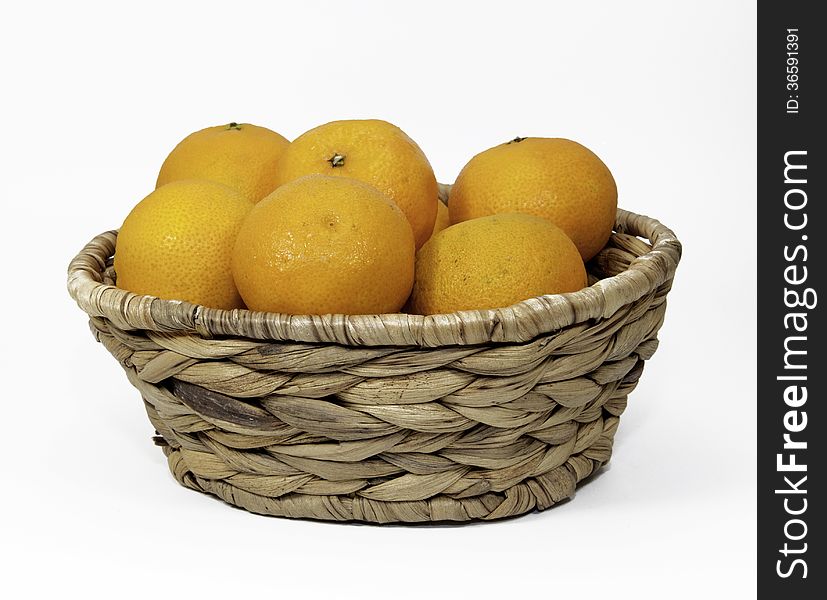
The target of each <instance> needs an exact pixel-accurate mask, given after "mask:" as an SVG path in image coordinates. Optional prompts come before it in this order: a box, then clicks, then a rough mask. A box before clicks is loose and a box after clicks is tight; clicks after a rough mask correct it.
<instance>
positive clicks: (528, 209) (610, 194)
mask: <svg viewBox="0 0 827 600" xmlns="http://www.w3.org/2000/svg"><path fill="white" fill-rule="evenodd" d="M517 139H518V140H519V139H520V138H517ZM449 207H450V214H451V222H452V223H460V222H462V221H467V220H468V219H474V218H476V217H482V216H485V215H490V214H495V213H501V212H522V213H528V214H532V215H537V216H538V217H545V218H547V219H549V220H550V221H551V222H552V223H554V224H555V225H557V226H558V227H560V228H562V229H563V231H565V232H566V233H567V234H568V236H569V237H570V238H571V239H572V241H574V243H575V245H576V246H577V249H578V250H580V255H581V256H582V257H583V260H586V261H588V260H589V259H590V258H592V257H593V256H594V255H595V254H597V253H598V252H599V251H600V250H601V249H602V248H603V246H605V245H606V242H607V241H608V240H609V236H610V235H611V233H612V227H613V226H614V222H615V214H616V212H617V186H616V185H615V180H614V178H613V177H612V174H611V172H610V171H609V169H608V168H607V167H606V165H605V164H603V162H602V161H601V160H600V159H599V158H598V157H597V155H595V154H594V153H593V152H592V151H591V150H589V149H588V148H586V147H585V146H581V145H580V144H578V143H577V142H573V141H571V140H566V139H562V138H522V139H521V140H520V141H512V142H509V143H506V144H500V145H499V146H495V147H493V148H490V149H489V150H486V151H485V152H482V153H480V154H477V155H476V156H475V157H474V158H472V159H471V160H470V161H469V162H468V164H467V165H465V167H464V168H463V169H462V171H461V172H460V174H459V176H458V177H457V180H456V183H455V184H454V186H453V188H452V189H451V198H450V203H449Z"/></svg>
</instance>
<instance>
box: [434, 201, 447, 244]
mask: <svg viewBox="0 0 827 600" xmlns="http://www.w3.org/2000/svg"><path fill="white" fill-rule="evenodd" d="M450 224H451V219H450V217H449V216H448V207H447V206H446V205H445V204H444V203H443V202H442V201H441V200H440V201H439V202H437V205H436V219H434V229H433V231H431V237H434V236H435V235H436V234H438V233H439V232H440V231H442V230H443V229H445V228H446V227H448V226H449V225H450ZM429 239H430V238H429Z"/></svg>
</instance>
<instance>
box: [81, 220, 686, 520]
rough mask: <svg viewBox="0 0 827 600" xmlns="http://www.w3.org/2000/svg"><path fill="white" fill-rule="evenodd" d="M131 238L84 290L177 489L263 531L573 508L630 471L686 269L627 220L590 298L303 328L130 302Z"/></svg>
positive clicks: (664, 234)
mask: <svg viewBox="0 0 827 600" xmlns="http://www.w3.org/2000/svg"><path fill="white" fill-rule="evenodd" d="M116 236H117V232H115V231H110V232H107V233H104V234H102V235H99V236H97V237H96V238H94V239H93V240H92V241H91V242H89V244H87V245H86V247H84V248H83V250H82V251H81V252H80V254H78V255H77V256H76V257H75V259H74V260H73V261H72V263H71V264H70V266H69V281H68V287H69V292H70V294H71V295H72V297H73V298H74V299H75V300H76V301H77V303H78V305H79V306H80V307H81V308H82V309H83V310H84V311H85V312H86V313H87V314H88V315H89V316H90V326H91V329H92V332H93V333H94V335H95V338H96V339H97V340H98V341H99V342H101V343H102V344H103V345H104V346H105V347H106V349H107V350H109V352H110V353H111V354H112V355H113V356H114V357H115V358H116V359H117V360H118V362H119V363H120V364H121V366H123V368H124V370H125V371H126V375H127V377H128V379H129V381H130V382H131V383H132V385H134V386H135V387H136V388H138V390H139V391H140V393H141V396H142V397H143V400H144V404H145V406H146V411H147V414H148V415H149V420H150V421H151V422H152V425H153V426H154V427H155V429H156V430H157V432H158V434H159V436H158V437H156V438H155V440H156V443H158V445H160V446H161V449H162V450H163V451H164V454H166V456H167V458H168V461H169V467H170V469H171V471H172V474H173V475H174V476H175V478H176V479H177V480H178V481H179V482H180V483H181V484H182V485H184V486H186V487H189V488H192V489H194V490H197V491H199V492H205V493H209V494H214V495H216V496H218V497H219V498H222V499H223V500H225V501H226V502H228V503H230V504H233V505H235V506H239V507H241V508H244V509H246V510H248V511H251V512H255V513H262V514H267V515H279V516H285V517H297V518H310V519H324V520H335V521H350V520H353V521H365V522H372V523H394V522H406V523H410V522H441V521H471V520H478V519H488V520H491V519H500V518H504V517H510V516H514V515H519V514H523V513H527V512H530V511H532V510H535V509H538V510H543V509H546V508H549V507H550V506H553V505H554V504H556V503H558V502H560V501H562V500H564V499H566V498H569V497H570V496H572V495H573V493H574V489H575V486H576V485H577V483H578V482H579V481H581V480H583V479H584V478H585V477H588V476H589V475H590V474H592V473H593V472H594V471H595V470H596V469H599V468H600V467H601V466H602V465H604V464H605V463H606V462H607V461H608V460H609V457H610V456H611V452H612V442H613V439H614V436H615V432H616V431H617V426H618V420H619V417H620V415H621V414H622V413H623V411H624V409H625V408H626V398H627V396H628V394H629V392H631V391H632V390H633V389H634V388H635V386H636V384H637V381H638V379H639V377H640V375H641V372H642V370H643V365H644V361H646V360H647V359H649V358H650V357H651V356H652V354H653V353H654V352H655V349H656V348H657V344H658V342H657V337H656V336H657V332H658V329H659V328H660V326H661V324H662V323H663V318H664V312H665V309H666V295H667V293H668V292H669V289H670V287H671V284H672V278H673V276H674V274H675V269H676V267H677V264H678V261H679V260H680V254H681V245H680V242H679V241H678V240H677V238H676V237H675V234H674V233H673V232H672V231H671V230H669V229H668V228H666V227H664V226H663V225H661V224H660V223H659V222H658V221H656V220H654V219H650V218H648V217H644V216H640V215H636V214H634V213H631V212H627V211H624V210H618V213H617V220H616V226H615V233H614V234H613V235H612V237H611V239H610V241H609V243H608V244H607V246H606V247H605V248H604V249H603V250H602V251H601V252H600V254H598V255H597V256H596V257H595V258H594V259H593V260H592V261H590V263H589V264H588V270H589V277H590V286H589V287H587V288H585V289H584V290H582V291H579V292H575V293H571V294H559V295H549V296H542V297H538V298H533V299H530V300H526V301H524V302H520V303H519V304H515V305H513V306H510V307H506V308H500V309H497V310H481V311H464V312H458V313H453V314H448V315H435V316H428V317H422V316H417V315H407V314H392V315H366V316H345V315H323V316H318V315H315V316H297V315H284V314H274V313H261V312H253V311H247V310H231V311H227V310H218V309H211V308H206V307H203V306H196V305H192V304H188V303H185V302H175V301H168V300H160V299H158V298H153V297H150V296H140V295H136V294H132V293H130V292H126V291H124V290H121V289H119V288H117V287H115V285H114V284H115V273H114V270H113V269H112V256H113V253H114V251H115V240H116ZM641 238H644V239H645V240H648V242H647V241H644V239H641Z"/></svg>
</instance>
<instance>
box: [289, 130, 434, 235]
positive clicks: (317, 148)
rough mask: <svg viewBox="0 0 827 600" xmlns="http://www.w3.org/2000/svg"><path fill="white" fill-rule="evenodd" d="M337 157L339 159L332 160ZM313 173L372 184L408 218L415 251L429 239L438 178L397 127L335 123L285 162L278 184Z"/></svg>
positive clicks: (304, 139) (310, 136) (299, 142)
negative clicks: (412, 233) (414, 241)
mask: <svg viewBox="0 0 827 600" xmlns="http://www.w3.org/2000/svg"><path fill="white" fill-rule="evenodd" d="M337 155H338V156H339V157H341V158H339V159H334V157H335V156H337ZM334 164H335V165H336V166H334ZM312 173H316V174H320V175H333V176H336V177H348V178H352V179H358V180H360V181H364V182H365V183H369V184H370V185H372V186H374V187H375V188H376V189H378V190H379V191H380V192H382V193H383V194H385V195H386V196H388V197H389V198H390V199H391V200H393V201H394V202H396V204H397V206H399V208H400V209H402V212H403V213H405V216H406V217H407V218H408V221H409V222H410V224H411V227H412V228H413V231H414V237H415V239H416V246H417V248H418V247H419V246H421V245H422V244H424V243H425V241H427V240H428V238H429V237H430V235H431V232H432V231H433V228H434V219H435V217H436V211H437V202H438V200H437V183H436V177H435V176H434V171H433V169H432V168H431V164H430V163H429V162H428V159H427V158H426V157H425V154H424V153H423V152H422V150H421V149H420V148H419V146H417V145H416V142H414V141H413V140H412V139H411V138H409V137H408V136H407V135H406V134H405V132H404V131H402V130H401V129H399V127H397V126H396V125H392V124H390V123H388V122H387V121H380V120H376V119H371V120H349V121H333V122H331V123H327V124H325V125H320V126H319V127H316V128H314V129H311V130H310V131H307V132H305V133H303V134H302V135H300V136H299V137H297V138H296V139H295V140H293V142H292V143H291V144H290V147H289V148H288V149H287V151H286V152H285V153H284V156H282V159H281V162H280V164H279V169H278V180H279V182H280V183H287V182H288V181H292V180H294V179H298V178H299V177H302V176H304V175H310V174H312Z"/></svg>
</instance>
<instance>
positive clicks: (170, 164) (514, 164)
mask: <svg viewBox="0 0 827 600" xmlns="http://www.w3.org/2000/svg"><path fill="white" fill-rule="evenodd" d="M616 210H617V188H616V186H615V181H614V179H613V177H612V174H611V173H610V172H609V169H608V168H607V167H606V165H604V164H603V162H602V161H601V160H600V159H599V158H598V157H597V156H596V155H595V154H594V153H592V152H591V151H590V150H588V149H587V148H585V147H584V146H582V145H580V144H578V143H576V142H573V141H570V140H566V139H560V138H531V137H529V138H515V139H513V140H511V141H508V142H506V143H503V144H500V145H498V146H495V147H493V148H490V149H488V150H486V151H484V152H482V153H480V154H477V155H476V156H474V157H473V158H472V159H471V160H470V161H469V162H468V164H467V165H466V166H465V167H464V168H463V169H462V171H461V172H460V174H459V176H458V177H457V179H456V182H455V184H454V185H453V188H452V189H451V193H450V199H449V201H448V204H447V205H446V204H444V203H443V202H442V201H441V200H440V199H439V190H438V186H437V182H436V178H435V176H434V171H433V169H432V168H431V165H430V163H429V162H428V159H427V158H426V157H425V154H424V153H423V152H422V150H421V149H420V147H419V146H418V145H417V144H416V143H415V142H414V141H413V140H412V139H411V138H410V137H408V136H407V135H406V134H405V133H404V132H403V131H402V130H401V129H399V128H398V127H396V126H395V125H392V124H390V123H387V122H385V121H380V120H349V121H334V122H331V123H327V124H325V125H321V126H319V127H316V128H314V129H311V130H310V131H307V132H306V133H304V134H302V135H300V136H299V137H298V138H296V139H295V140H294V141H292V142H289V141H288V140H287V139H285V138H284V137H283V136H281V135H279V134H278V133H276V132H274V131H271V130H269V129H266V128H264V127H259V126H256V125H249V124H244V123H241V124H239V123H230V124H229V125H222V126H217V127H210V128H207V129H203V130H201V131H198V132H195V133H193V134H191V135H189V136H188V137H186V138H185V139H184V140H182V141H181V142H180V143H179V144H178V145H177V146H176V147H175V148H174V149H173V150H172V152H171V153H170V154H169V156H168V157H167V159H166V160H165V161H164V163H163V165H162V166H161V170H160V173H159V175H158V181H157V185H156V189H155V191H153V192H152V193H151V194H149V195H148V196H147V197H146V198H144V199H143V200H142V201H141V202H139V203H138V204H137V205H136V206H135V208H134V209H133V210H132V212H131V213H130V214H129V215H128V216H127V218H126V220H125V221H124V224H123V227H121V229H120V231H119V233H118V239H117V246H116V249H115V272H116V275H117V285H118V286H119V287H121V288H123V289H126V290H129V291H132V292H135V293H138V294H149V295H152V296H156V297H159V298H165V299H170V300H183V301H187V302H192V303H194V304H201V305H204V306H208V307H212V308H224V309H233V308H245V307H246V308H249V309H251V310H258V311H269V312H280V313H289V314H377V313H395V312H409V313H414V314H423V315H428V314H439V313H448V312H453V311H457V310H470V309H485V308H497V307H502V306H508V305H510V304H514V303H515V302H519V301H521V300H525V299H528V298H531V297H534V296H539V295H543V294H555V293H563V292H573V291H577V290H579V289H581V288H583V287H584V286H585V285H586V284H587V277H586V270H585V266H584V262H585V261H588V260H589V259H591V258H592V257H593V256H594V255H595V254H597V252H599V251H600V249H601V248H603V246H604V245H605V244H606V242H607V240H608V239H609V236H610V235H611V231H612V226H613V224H614V219H615V212H616Z"/></svg>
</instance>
